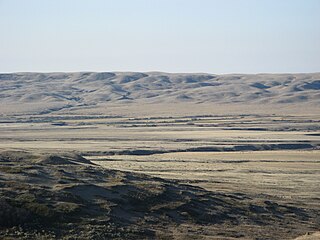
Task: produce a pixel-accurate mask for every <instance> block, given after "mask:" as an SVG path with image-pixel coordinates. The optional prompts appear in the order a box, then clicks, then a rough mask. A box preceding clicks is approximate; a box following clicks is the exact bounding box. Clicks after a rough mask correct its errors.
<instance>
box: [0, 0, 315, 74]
mask: <svg viewBox="0 0 320 240" xmlns="http://www.w3.org/2000/svg"><path fill="white" fill-rule="evenodd" d="M319 13H320V1H319V0H280V1H279V0H256V1H254V0H224V1H222V0H220V1H218V0H113V1H112V0H104V1H103V0H91V1H86V0H55V1H50V0H28V1H23V0H0V29H1V37H0V73H4V72H64V71H67V72H76V71H143V72H147V71H163V72H207V73H217V74H219V73H299V72H320V14H319Z"/></svg>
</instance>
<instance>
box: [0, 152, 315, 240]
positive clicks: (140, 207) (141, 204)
mask: <svg viewBox="0 0 320 240" xmlns="http://www.w3.org/2000/svg"><path fill="white" fill-rule="evenodd" d="M0 186H1V192H0V204H1V208H0V237H4V236H5V237H7V239H10V238H9V237H12V238H19V239H32V238H35V239H36V238H38V239H39V238H40V237H43V238H44V239H46V238H48V239H52V238H56V237H57V238H64V239H70V238H72V237H76V238H77V239H110V238H112V239H154V238H159V239H188V238H189V239H199V238H201V239H202V238H206V237H208V238H209V237H210V236H219V239H224V238H225V239H230V238H239V237H242V238H255V237H256V236H259V237H260V239H290V238H292V237H295V236H299V235H301V234H304V233H305V232H307V231H312V230H315V229H316V227H317V224H318V223H317V222H318V221H319V219H318V218H317V216H319V214H318V212H316V211H315V210H313V209H307V208H299V207H294V206H292V205H290V203H288V204H284V203H281V204H280V203H277V202H275V201H273V200H265V201H259V200H253V198H252V197H251V196H250V195H245V194H240V193H228V194H226V193H219V192H210V191H206V190H204V189H202V188H199V187H195V186H190V185H184V184H179V182H177V181H171V180H164V179H160V178H154V177H149V176H147V175H143V174H134V173H129V172H123V171H116V170H109V169H106V168H101V167H98V166H97V165H95V164H93V163H91V162H90V161H88V160H86V159H84V158H82V157H81V156H78V155H75V154H60V155H52V154H51V155H46V154H30V153H27V152H2V153H1V154H0ZM5 239H6V238H5Z"/></svg>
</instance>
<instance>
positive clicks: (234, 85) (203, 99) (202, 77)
mask: <svg viewBox="0 0 320 240" xmlns="http://www.w3.org/2000/svg"><path fill="white" fill-rule="evenodd" d="M319 90H320V73H313V74H258V75H241V74H233V75H213V74H169V73H161V72H148V73H132V72H127V73H124V72H99V73H97V72H78V73H13V74H0V100H1V106H0V112H1V113H12V112H15V113H21V112H22V113H24V112H31V113H51V112H57V111H61V110H64V109H68V111H70V110H71V111H75V110H79V109H80V110H81V109H100V110H99V111H102V112H103V109H105V108H108V107H109V106H113V107H114V106H115V105H116V106H130V105H132V106H133V105H136V106H141V104H151V105H154V104H167V105H170V104H185V105H186V104H197V105H209V106H212V105H221V104H223V105H227V106H234V105H235V106H241V105H247V104H252V105H257V106H259V105H261V104H263V105H264V106H269V105H270V106H274V105H277V106H279V107H282V108H286V107H293V106H296V105H297V106H300V107H301V106H305V107H316V106H317V105H319V103H320V91H319ZM101 109H102V110H101ZM99 111H98V112H99Z"/></svg>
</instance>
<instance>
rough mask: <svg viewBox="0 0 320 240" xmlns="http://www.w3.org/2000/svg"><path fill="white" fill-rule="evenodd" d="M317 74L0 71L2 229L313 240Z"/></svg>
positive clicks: (318, 223)
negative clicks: (300, 237)
mask: <svg viewBox="0 0 320 240" xmlns="http://www.w3.org/2000/svg"><path fill="white" fill-rule="evenodd" d="M319 79H320V74H316V73H315V74H282V75H268V74H261V75H209V74H193V75H192V74H166V73H51V74H44V73H17V74H0V86H1V88H0V90H1V92H0V100H1V105H0V150H1V154H0V164H1V166H0V190H1V191H0V197H1V198H0V201H1V202H0V204H1V205H2V207H3V208H2V210H1V213H0V216H1V217H2V219H6V218H7V219H9V220H10V221H9V220H8V221H9V223H8V221H5V220H2V221H0V223H1V229H0V237H2V238H7V239H12V238H16V237H20V238H22V239H23V238H25V239H29V238H37V237H39V236H41V237H43V238H48V239H52V238H65V239H68V237H69V238H77V237H78V238H80V239H88V238H89V239H90V238H91V239H106V238H114V239H133V238H137V237H138V238H140V239H154V238H158V239H235V238H237V239H239V238H240V239H294V238H296V237H299V236H301V235H305V234H309V233H310V236H312V235H311V234H313V236H316V234H317V233H316V232H317V231H319V230H320V187H319V186H320V111H319V110H320V109H319V103H320V97H319V96H320V95H319V90H320V85H319V83H320V80H319ZM75 86H76V87H75ZM4 208H6V209H9V210H8V211H7V212H5V211H4V210H3V209H4ZM10 209H11V210H10ZM17 218H18V219H19V221H17ZM30 219H31V221H30ZM75 226H78V228H79V229H80V230H81V231H80V230H79V232H78V233H77V232H76V231H74V228H75ZM77 234H78V235H77ZM307 238H308V235H306V236H303V239H307Z"/></svg>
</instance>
